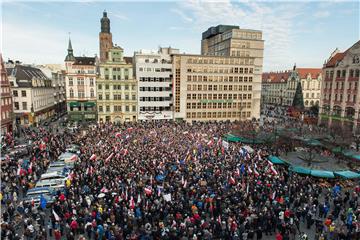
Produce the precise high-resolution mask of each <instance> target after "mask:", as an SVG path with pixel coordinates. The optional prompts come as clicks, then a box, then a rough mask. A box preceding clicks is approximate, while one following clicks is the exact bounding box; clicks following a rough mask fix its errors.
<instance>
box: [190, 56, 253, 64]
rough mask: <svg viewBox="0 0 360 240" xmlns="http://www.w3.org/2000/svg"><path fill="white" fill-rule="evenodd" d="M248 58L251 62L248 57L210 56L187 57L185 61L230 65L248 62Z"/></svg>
mask: <svg viewBox="0 0 360 240" xmlns="http://www.w3.org/2000/svg"><path fill="white" fill-rule="evenodd" d="M250 60H252V63H250V64H253V61H254V60H253V59H248V58H219V57H216V58H211V57H194V58H191V57H190V58H188V59H187V63H191V64H194V63H195V64H217V65H218V64H230V65H238V64H240V65H242V64H249V62H250Z"/></svg>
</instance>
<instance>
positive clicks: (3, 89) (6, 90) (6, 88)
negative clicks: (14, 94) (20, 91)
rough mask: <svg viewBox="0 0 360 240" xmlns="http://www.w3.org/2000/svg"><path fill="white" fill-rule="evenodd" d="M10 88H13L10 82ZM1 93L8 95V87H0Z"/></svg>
mask: <svg viewBox="0 0 360 240" xmlns="http://www.w3.org/2000/svg"><path fill="white" fill-rule="evenodd" d="M10 84H11V86H14V82H10ZM0 89H1V93H9V92H10V88H9V87H3V86H2V87H1V88H0Z"/></svg>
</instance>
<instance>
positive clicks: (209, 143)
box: [207, 139, 214, 147]
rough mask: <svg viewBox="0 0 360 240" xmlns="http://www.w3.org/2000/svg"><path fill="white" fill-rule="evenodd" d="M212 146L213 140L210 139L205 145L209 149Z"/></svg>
mask: <svg viewBox="0 0 360 240" xmlns="http://www.w3.org/2000/svg"><path fill="white" fill-rule="evenodd" d="M213 144H214V140H213V139H211V140H210V141H209V142H208V143H207V145H208V146H209V147H211V146H212V145H213Z"/></svg>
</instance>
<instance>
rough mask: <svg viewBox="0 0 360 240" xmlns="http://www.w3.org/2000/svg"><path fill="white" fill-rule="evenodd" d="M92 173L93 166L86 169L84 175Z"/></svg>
mask: <svg viewBox="0 0 360 240" xmlns="http://www.w3.org/2000/svg"><path fill="white" fill-rule="evenodd" d="M93 173H94V168H93V167H92V166H90V167H88V168H87V169H86V175H92V174H93Z"/></svg>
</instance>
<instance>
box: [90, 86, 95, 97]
mask: <svg viewBox="0 0 360 240" xmlns="http://www.w3.org/2000/svg"><path fill="white" fill-rule="evenodd" d="M90 97H92V98H93V97H95V94H94V89H92V88H91V89H90Z"/></svg>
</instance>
